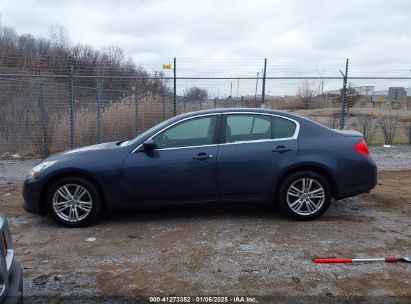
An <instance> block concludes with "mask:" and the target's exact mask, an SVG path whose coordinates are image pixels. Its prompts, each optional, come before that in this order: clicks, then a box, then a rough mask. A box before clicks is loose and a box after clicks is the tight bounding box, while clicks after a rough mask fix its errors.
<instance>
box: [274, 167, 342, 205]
mask: <svg viewBox="0 0 411 304" xmlns="http://www.w3.org/2000/svg"><path fill="white" fill-rule="evenodd" d="M300 171H313V172H316V173H318V174H321V175H322V176H324V178H325V179H327V181H329V184H330V188H331V197H333V198H335V197H336V196H337V193H338V192H337V181H336V179H335V177H334V175H333V174H332V173H331V172H330V170H329V169H327V168H325V167H324V166H322V165H319V164H302V165H298V166H295V167H292V168H290V169H288V170H286V171H285V172H283V173H282V174H281V176H280V177H279V178H278V179H277V181H276V182H275V184H274V197H273V199H274V200H277V199H278V191H279V189H280V187H279V186H280V185H281V183H282V182H283V181H284V180H285V179H286V178H287V177H288V176H289V175H291V174H293V173H296V172H300Z"/></svg>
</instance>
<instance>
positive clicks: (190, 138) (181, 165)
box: [123, 114, 220, 203]
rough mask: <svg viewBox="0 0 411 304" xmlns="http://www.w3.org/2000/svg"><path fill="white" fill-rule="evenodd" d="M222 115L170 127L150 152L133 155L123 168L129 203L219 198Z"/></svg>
mask: <svg viewBox="0 0 411 304" xmlns="http://www.w3.org/2000/svg"><path fill="white" fill-rule="evenodd" d="M219 133H220V115H218V114H213V115H210V114H208V115H202V116H201V117H194V118H190V119H186V120H184V121H180V122H178V123H176V124H174V125H172V126H169V127H167V128H166V129H164V130H162V131H161V132H159V133H158V134H156V135H155V136H153V140H154V142H155V143H156V146H157V148H156V149H155V150H154V151H151V152H148V153H147V152H144V151H135V152H134V153H131V154H130V155H129V156H128V157H127V159H126V161H125V163H124V166H123V178H124V186H125V187H124V188H125V189H126V197H127V201H129V202H133V203H146V202H156V201H165V202H176V201H206V200H216V198H217V152H218V143H217V139H218V136H219Z"/></svg>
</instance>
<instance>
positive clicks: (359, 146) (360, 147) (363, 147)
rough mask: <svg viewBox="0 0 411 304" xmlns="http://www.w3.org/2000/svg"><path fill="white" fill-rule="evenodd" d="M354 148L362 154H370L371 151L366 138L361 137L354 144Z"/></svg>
mask: <svg viewBox="0 0 411 304" xmlns="http://www.w3.org/2000/svg"><path fill="white" fill-rule="evenodd" d="M354 150H355V151H357V152H358V153H359V154H361V155H369V154H370V151H368V147H367V143H366V142H365V140H364V139H361V140H360V141H359V142H357V143H356V144H355V145H354Z"/></svg>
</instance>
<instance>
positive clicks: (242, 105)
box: [241, 96, 244, 108]
mask: <svg viewBox="0 0 411 304" xmlns="http://www.w3.org/2000/svg"><path fill="white" fill-rule="evenodd" d="M241 107H243V108H244V96H241Z"/></svg>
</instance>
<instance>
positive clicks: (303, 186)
mask: <svg viewBox="0 0 411 304" xmlns="http://www.w3.org/2000/svg"><path fill="white" fill-rule="evenodd" d="M277 199H278V200H279V205H280V207H281V210H282V211H283V212H284V213H285V214H286V215H287V216H289V217H291V218H293V219H295V220H303V221H310V220H314V219H316V218H318V217H320V216H321V215H322V214H323V213H324V212H325V211H326V210H327V209H328V207H329V206H330V203H331V188H330V185H329V183H328V182H327V180H326V179H325V178H324V177H323V176H322V175H320V174H318V173H317V172H313V171H300V172H295V173H292V174H290V175H289V176H287V177H286V178H285V180H284V181H283V182H282V183H281V185H280V188H279V192H278V197H277Z"/></svg>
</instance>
